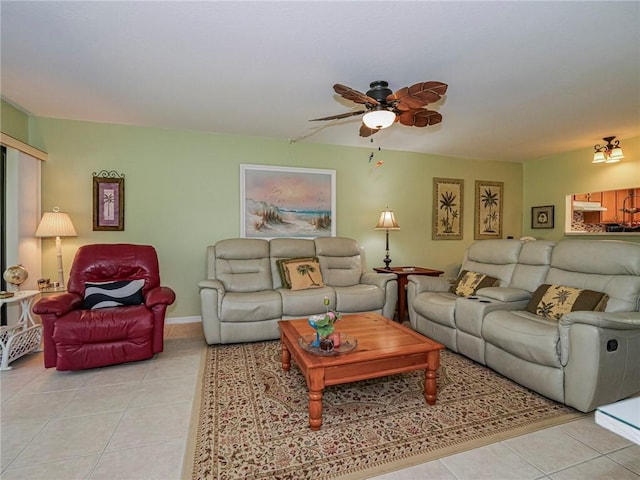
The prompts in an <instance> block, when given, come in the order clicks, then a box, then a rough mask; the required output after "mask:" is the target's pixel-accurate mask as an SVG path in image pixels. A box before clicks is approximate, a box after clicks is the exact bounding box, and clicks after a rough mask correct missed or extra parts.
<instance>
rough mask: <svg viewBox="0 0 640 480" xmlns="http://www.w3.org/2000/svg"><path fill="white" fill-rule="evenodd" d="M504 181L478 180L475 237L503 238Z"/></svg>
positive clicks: (480, 238)
mask: <svg viewBox="0 0 640 480" xmlns="http://www.w3.org/2000/svg"><path fill="white" fill-rule="evenodd" d="M503 202H504V182H488V181H485V180H476V210H475V239H476V240H483V239H488V238H502V209H503Z"/></svg>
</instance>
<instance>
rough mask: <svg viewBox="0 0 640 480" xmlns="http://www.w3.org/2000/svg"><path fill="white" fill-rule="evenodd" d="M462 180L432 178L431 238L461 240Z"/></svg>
mask: <svg viewBox="0 0 640 480" xmlns="http://www.w3.org/2000/svg"><path fill="white" fill-rule="evenodd" d="M463 205H464V180H462V179H457V178H434V179H433V207H432V214H431V218H432V219H433V226H432V229H431V238H432V240H462V232H463V230H462V220H463V218H464V209H463Z"/></svg>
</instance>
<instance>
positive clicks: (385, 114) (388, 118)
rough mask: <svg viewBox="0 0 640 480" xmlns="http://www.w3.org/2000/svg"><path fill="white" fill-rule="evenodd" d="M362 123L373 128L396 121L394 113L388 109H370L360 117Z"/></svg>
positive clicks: (385, 126) (383, 126) (379, 127)
mask: <svg viewBox="0 0 640 480" xmlns="http://www.w3.org/2000/svg"><path fill="white" fill-rule="evenodd" d="M362 121H363V122H364V124H365V125H366V126H367V127H369V128H373V129H381V128H387V127H390V126H391V125H393V122H395V121H396V114H395V113H393V112H391V111H389V110H384V109H382V110H372V111H370V112H367V113H366V114H365V116H364V117H362Z"/></svg>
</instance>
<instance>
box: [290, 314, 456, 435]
mask: <svg viewBox="0 0 640 480" xmlns="http://www.w3.org/2000/svg"><path fill="white" fill-rule="evenodd" d="M278 325H279V326H280V342H281V344H282V369H283V370H285V371H288V370H289V369H290V368H291V359H292V358H293V361H294V362H295V363H296V365H298V367H299V368H300V370H301V371H302V374H303V375H304V377H305V378H306V380H307V388H308V390H309V426H310V427H311V430H319V429H320V427H321V426H322V393H323V391H324V387H326V386H329V385H338V384H341V383H349V382H356V381H358V380H365V379H368V378H376V377H384V376H385V375H394V374H396V373H403V372H409V371H411V370H425V382H424V397H425V399H426V401H427V403H428V404H429V405H433V404H435V403H436V374H437V371H438V367H439V366H440V350H442V349H443V348H444V346H443V345H441V344H440V343H438V342H435V341H433V340H431V339H429V338H426V337H424V336H422V335H420V334H419V333H417V332H414V331H413V330H411V329H409V328H406V327H404V326H402V325H400V324H398V323H396V322H393V321H391V320H389V319H387V318H385V317H383V316H381V315H378V314H376V313H363V314H354V315H344V316H343V317H342V320H340V321H339V322H338V323H337V324H336V331H338V332H340V333H346V334H348V335H351V336H353V337H355V338H357V339H358V347H357V348H356V349H355V350H354V351H353V352H349V353H344V354H341V355H335V356H321V355H314V354H313V353H310V352H308V351H306V350H305V349H304V348H303V347H301V346H300V344H299V343H298V339H299V338H300V337H301V336H303V335H309V334H313V333H314V330H313V328H311V326H309V324H308V323H307V319H301V320H282V321H280V322H278Z"/></svg>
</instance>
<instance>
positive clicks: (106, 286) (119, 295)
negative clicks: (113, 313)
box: [82, 279, 144, 310]
mask: <svg viewBox="0 0 640 480" xmlns="http://www.w3.org/2000/svg"><path fill="white" fill-rule="evenodd" d="M142 287H144V280H143V279H138V280H123V281H117V282H86V283H85V284H84V302H83V304H82V308H88V309H94V310H95V309H98V308H108V307H121V306H123V305H140V304H142V303H144V297H143V296H142Z"/></svg>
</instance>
